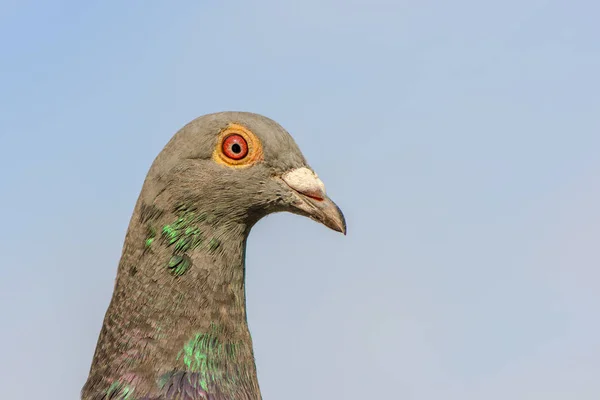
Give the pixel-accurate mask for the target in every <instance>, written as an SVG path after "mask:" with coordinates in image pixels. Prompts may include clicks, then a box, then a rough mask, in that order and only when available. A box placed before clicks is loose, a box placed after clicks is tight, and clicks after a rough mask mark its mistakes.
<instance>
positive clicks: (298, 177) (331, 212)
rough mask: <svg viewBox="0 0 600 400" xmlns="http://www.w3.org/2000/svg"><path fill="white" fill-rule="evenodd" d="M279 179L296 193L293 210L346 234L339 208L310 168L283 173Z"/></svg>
mask: <svg viewBox="0 0 600 400" xmlns="http://www.w3.org/2000/svg"><path fill="white" fill-rule="evenodd" d="M281 179H282V180H283V181H284V182H285V183H286V184H287V185H288V186H289V187H290V188H292V189H293V190H294V191H295V192H296V194H297V196H296V197H297V200H296V201H294V202H293V203H292V205H293V206H294V207H295V209H296V210H295V212H297V213H298V214H302V215H305V216H307V217H310V218H312V219H313V220H315V221H317V222H320V223H322V224H323V225H325V226H327V227H329V228H331V229H333V230H334V231H337V232H341V233H343V234H344V235H345V234H346V220H345V218H344V214H342V211H341V210H340V208H339V207H338V206H337V205H336V204H335V203H334V202H333V201H332V200H331V199H330V198H329V197H327V194H326V193H325V185H324V184H323V182H322V181H321V180H320V179H319V177H318V176H317V174H315V173H314V172H313V171H312V170H310V169H308V168H306V167H302V168H296V169H293V170H291V171H288V172H286V173H285V174H283V176H282V177H281Z"/></svg>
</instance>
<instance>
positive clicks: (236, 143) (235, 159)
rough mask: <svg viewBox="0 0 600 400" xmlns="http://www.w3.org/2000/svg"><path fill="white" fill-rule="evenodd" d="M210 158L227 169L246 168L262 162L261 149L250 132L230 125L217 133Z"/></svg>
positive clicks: (233, 124) (237, 125) (256, 139)
mask: <svg viewBox="0 0 600 400" xmlns="http://www.w3.org/2000/svg"><path fill="white" fill-rule="evenodd" d="M212 158H213V160H214V161H215V162H216V163H218V164H221V165H224V166H227V167H233V168H246V167H249V166H251V165H254V164H256V163H257V162H259V161H262V160H263V148H262V144H261V142H260V140H259V139H258V137H256V135H255V134H254V133H253V132H252V131H251V130H249V129H248V128H246V127H245V126H243V125H241V124H235V123H232V124H229V125H228V126H227V128H225V129H223V130H222V131H221V132H220V133H219V136H218V138H217V143H216V146H215V149H214V151H213V157H212Z"/></svg>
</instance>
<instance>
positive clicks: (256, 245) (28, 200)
mask: <svg viewBox="0 0 600 400" xmlns="http://www.w3.org/2000/svg"><path fill="white" fill-rule="evenodd" d="M599 14H600V5H598V4H597V3H595V2H592V1H572V2H559V1H542V0H540V1H534V0H532V1H528V2H518V1H511V0H509V1H504V2H496V3H495V4H492V3H491V2H477V1H463V0H458V1H454V2H442V1H423V2H416V1H413V2H407V1H383V0H371V1H366V0H353V1H341V0H320V1H317V0H304V1H302V2H300V1H297V2H275V1H255V2H252V3H250V2H239V1H230V2H195V1H179V2H159V1H151V0H147V1H128V2H117V1H103V2H100V1H87V2H75V1H55V2H52V3H50V2H46V3H43V2H33V1H3V2H0V44H1V49H2V57H0V107H1V108H2V112H1V113H0V167H1V168H2V171H4V173H3V174H1V175H0V193H2V196H1V197H0V209H2V210H3V215H4V217H3V218H4V221H5V222H4V226H5V228H4V229H2V230H0V243H1V244H0V249H1V250H2V254H3V268H2V269H1V275H0V296H1V297H0V299H1V301H0V316H1V317H2V321H3V323H2V329H1V330H0V342H1V343H2V362H1V363H0V377H2V378H0V381H1V382H2V385H1V386H2V387H3V396H4V397H6V398H11V399H29V398H32V397H43V398H44V399H48V400H62V399H75V398H78V393H79V390H80V389H81V386H82V385H83V383H84V381H85V379H86V376H87V372H88V369H89V365H90V361H91V357H92V354H93V351H94V347H95V344H96V340H97V335H98V332H99V329H100V326H101V323H102V318H103V316H104V312H105V310H106V307H107V306H108V302H109V300H110V296H111V291H112V285H113V281H114V277H115V272H116V267H117V263H118V259H119V257H120V252H121V246H122V243H123V238H124V234H125V231H126V229H127V224H128V222H129V217H130V215H131V212H132V209H133V205H134V203H135V200H136V198H137V196H138V194H139V190H140V188H141V184H142V182H143V179H144V177H145V174H146V172H147V170H148V168H149V166H150V164H151V162H152V160H153V159H154V157H155V156H156V154H157V153H158V152H159V151H160V150H161V148H162V147H163V146H164V144H165V143H166V142H167V141H168V139H169V138H170V137H171V135H172V134H173V133H174V132H175V131H177V130H178V129H179V128H180V127H181V126H183V125H184V124H185V123H187V122H188V121H190V120H192V119H193V118H195V117H197V116H199V115H202V114H206V113H210V112H214V111H221V110H246V111H253V112H258V113H262V114H265V115H267V116H269V117H271V118H273V119H275V120H277V121H278V122H280V123H281V124H282V125H283V126H284V127H285V128H286V129H288V130H289V131H290V132H291V133H292V135H293V136H294V138H295V139H296V141H297V142H298V144H299V145H300V147H301V148H302V150H303V152H304V154H305V156H306V157H307V159H308V160H309V162H310V164H311V166H312V167H313V168H314V169H315V170H316V171H317V172H318V174H319V175H320V177H321V178H322V179H323V180H324V182H325V184H326V185H327V189H328V192H329V194H330V195H331V196H332V197H333V198H334V199H335V200H336V202H337V203H338V204H339V205H340V207H341V208H342V209H343V210H344V212H345V214H346V218H347V221H348V236H347V237H343V236H341V235H339V234H336V233H335V232H333V231H328V230H327V229H326V228H324V227H322V226H319V225H318V224H316V223H314V222H312V221H310V220H308V219H303V218H301V217H298V216H293V215H284V214H277V215H274V216H270V217H268V218H266V219H265V220H263V221H261V222H260V223H259V224H258V225H257V226H256V227H255V228H254V230H253V232H252V234H251V236H250V240H249V249H248V255H247V257H248V260H247V266H248V271H247V292H248V293H247V295H248V312H249V323H250V329H251V331H252V334H253V338H254V344H255V352H256V357H257V365H258V370H259V379H260V384H261V388H262V391H263V397H264V398H265V400H267V399H290V400H294V399H304V398H306V395H307V393H308V394H310V398H312V399H331V398H340V399H341V398H343V399H348V400H351V399H365V398H385V399H396V398H397V399H407V400H408V399H410V400H412V399H414V400H437V399H440V398H443V399H449V400H453V399H456V400H480V399H486V400H496V399H498V400H500V399H502V400H504V399H507V398H510V399H514V400H531V399H544V400H559V399H560V400H562V399H575V398H576V399H578V400H587V399H590V400H591V399H598V398H599V397H600V380H598V376H600V339H598V338H600V320H599V319H598V309H600V290H599V286H600V268H599V267H600V245H599V244H598V243H599V238H600V207H599V206H598V205H599V204H600V179H599V176H600V78H599V75H598V71H600V27H599V26H598V24H597V16H598V15H599Z"/></svg>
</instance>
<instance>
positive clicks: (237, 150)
mask: <svg viewBox="0 0 600 400" xmlns="http://www.w3.org/2000/svg"><path fill="white" fill-rule="evenodd" d="M231 151H233V152H234V153H235V154H239V153H241V152H242V146H240V145H239V144H237V143H234V144H233V145H232V146H231Z"/></svg>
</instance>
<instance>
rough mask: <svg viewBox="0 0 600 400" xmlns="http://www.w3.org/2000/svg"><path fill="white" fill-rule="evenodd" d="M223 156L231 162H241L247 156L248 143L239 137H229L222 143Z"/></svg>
mask: <svg viewBox="0 0 600 400" xmlns="http://www.w3.org/2000/svg"><path fill="white" fill-rule="evenodd" d="M223 154H225V155H226V156H227V157H229V158H231V159H233V160H241V159H242V158H244V157H246V156H247V155H248V143H247V142H246V139H244V138H243V137H242V136H241V135H235V134H234V135H230V136H228V137H227V138H226V139H225V140H224V141H223Z"/></svg>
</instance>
